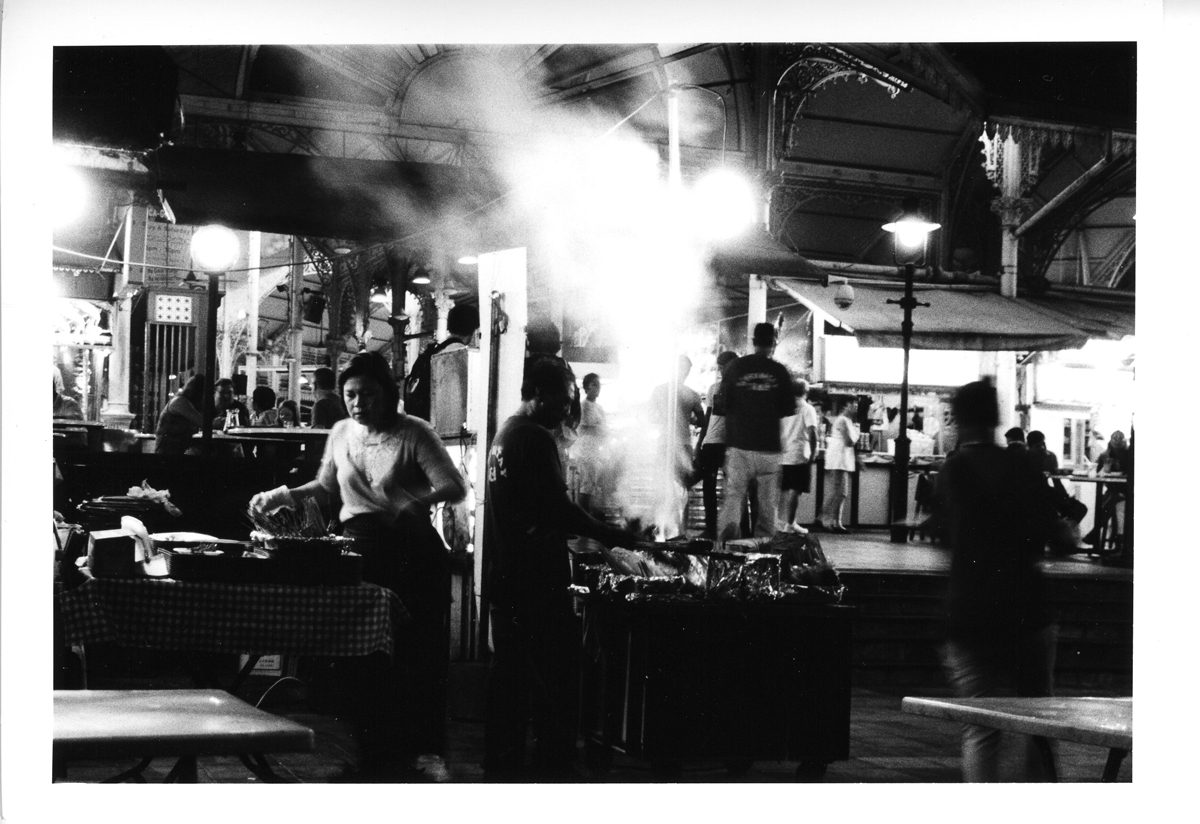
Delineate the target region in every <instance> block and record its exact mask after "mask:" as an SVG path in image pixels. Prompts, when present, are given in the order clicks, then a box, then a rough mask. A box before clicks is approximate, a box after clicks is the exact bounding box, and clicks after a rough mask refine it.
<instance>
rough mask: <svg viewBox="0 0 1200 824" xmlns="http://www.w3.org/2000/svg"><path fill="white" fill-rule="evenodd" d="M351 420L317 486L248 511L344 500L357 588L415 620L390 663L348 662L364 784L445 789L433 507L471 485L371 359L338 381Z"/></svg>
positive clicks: (441, 565) (444, 572) (382, 363)
mask: <svg viewBox="0 0 1200 824" xmlns="http://www.w3.org/2000/svg"><path fill="white" fill-rule="evenodd" d="M338 382H339V384H340V386H341V390H342V397H343V398H345V402H346V408H347V409H348V410H349V412H350V417H349V419H348V420H342V421H338V422H337V424H335V425H334V427H333V430H332V431H331V432H330V433H329V438H328V441H327V442H326V445H325V452H324V454H323V455H322V458H321V467H320V469H319V470H318V472H317V477H316V478H315V479H314V480H312V481H310V482H308V483H306V484H304V485H302V486H299V487H296V488H294V489H288V488H287V487H286V486H281V487H278V488H276V489H273V490H270V491H268V492H261V493H259V494H258V495H255V496H254V497H253V498H252V499H251V501H250V506H251V508H252V509H254V510H256V511H260V512H271V511H274V510H276V509H278V508H280V507H284V506H287V507H292V508H293V509H299V504H301V503H303V501H304V500H305V499H307V498H315V499H317V500H318V501H321V502H328V501H329V500H330V498H331V496H332V495H334V494H335V493H336V494H337V495H338V497H339V499H340V500H341V510H340V512H339V513H338V517H339V519H340V520H341V523H342V532H343V534H345V535H347V536H349V537H352V538H354V539H356V541H355V552H358V553H359V554H360V555H362V556H363V578H364V580H366V581H367V582H369V583H373V584H377V585H379V586H382V587H387V588H388V589H391V590H392V591H394V592H395V593H396V594H397V595H398V596H399V597H400V602H401V603H402V604H404V607H405V609H406V610H407V612H408V614H409V617H410V620H409V621H408V622H407V623H406V624H404V625H402V626H400V627H397V629H396V638H395V650H396V653H395V658H394V659H393V658H392V657H391V656H388V655H386V654H384V653H376V654H374V655H371V656H368V657H366V658H362V659H346V660H345V661H344V662H341V663H342V664H344V670H346V671H348V679H349V680H350V683H351V685H352V687H353V691H354V692H355V695H354V704H353V706H352V707H351V710H350V711H351V713H352V716H353V717H354V720H355V723H356V726H357V732H358V735H359V740H360V745H361V759H360V763H359V766H358V770H357V772H356V773H354V774H352V775H350V776H348V777H347V778H348V779H358V780H362V781H372V780H396V779H397V778H398V777H399V778H400V779H404V778H412V779H414V780H415V779H418V778H422V777H424V778H426V779H429V778H432V779H433V780H445V779H446V778H447V777H448V773H446V770H445V763H444V761H443V757H444V749H445V734H446V729H445V726H446V681H447V674H448V666H449V646H450V642H449V607H450V568H449V559H448V555H447V552H446V547H445V544H443V543H442V539H441V538H440V537H439V536H438V534H437V532H436V531H435V530H434V528H433V521H432V517H431V511H430V507H431V506H432V505H433V504H435V503H438V502H441V501H447V502H454V501H460V500H462V499H463V497H464V496H465V495H466V485H465V483H464V481H463V478H462V475H461V474H460V473H459V471H458V468H457V467H456V466H455V463H454V460H453V459H452V458H451V457H450V455H449V453H447V452H446V448H445V447H444V446H443V445H442V442H441V440H439V439H438V437H437V435H436V434H435V433H434V431H433V429H432V428H431V427H430V426H429V424H427V423H426V422H425V421H423V420H421V419H420V418H416V417H413V416H411V415H406V414H404V413H402V412H398V411H397V407H398V406H399V403H400V388H399V387H398V386H397V385H396V382H395V380H394V379H393V378H392V371H391V367H390V366H389V365H388V362H387V361H386V360H385V359H384V358H383V356H382V355H380V354H379V353H377V352H367V353H363V354H360V355H357V356H355V358H354V359H353V360H351V361H350V363H349V365H348V366H347V367H346V369H345V370H344V371H343V372H342V374H341V375H340V376H339V377H338Z"/></svg>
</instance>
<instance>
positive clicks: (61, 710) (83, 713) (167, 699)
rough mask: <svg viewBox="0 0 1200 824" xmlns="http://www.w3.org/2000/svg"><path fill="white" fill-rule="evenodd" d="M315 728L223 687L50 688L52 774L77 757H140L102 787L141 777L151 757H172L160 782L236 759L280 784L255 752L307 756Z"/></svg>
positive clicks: (190, 778)
mask: <svg viewBox="0 0 1200 824" xmlns="http://www.w3.org/2000/svg"><path fill="white" fill-rule="evenodd" d="M313 746H314V736H313V731H312V730H311V729H309V728H308V727H305V726H303V725H302V724H297V723H296V722H295V721H291V720H289V719H287V718H280V717H278V716H275V715H272V714H270V713H268V712H263V711H262V710H259V709H256V708H254V707H252V706H250V705H249V704H247V703H246V702H245V701H243V700H241V699H240V698H235V697H234V696H232V695H230V694H229V693H227V692H223V691H221V690H55V691H54V750H53V752H54V776H55V778H58V779H63V778H66V770H67V763H68V762H70V761H78V760H82V759H109V758H113V759H116V758H140V759H142V760H141V763H139V764H138V765H137V766H136V767H134V768H132V769H130V770H126V771H125V772H122V773H120V774H119V775H116V776H113V777H112V778H110V779H106V781H105V782H104V783H113V782H117V781H128V780H140V779H141V773H142V771H143V770H144V769H145V768H146V767H147V766H148V765H149V764H150V762H151V761H152V760H153V759H155V758H160V757H171V758H178V759H179V760H178V762H177V763H176V764H175V766H174V767H173V768H172V769H171V771H170V772H169V773H168V774H167V777H166V778H165V779H164V781H166V782H189V783H195V781H196V778H197V772H196V758H197V756H201V755H236V756H238V757H240V758H241V759H242V763H244V764H246V766H247V767H248V768H250V769H251V770H252V771H253V772H254V773H255V774H257V775H259V776H260V777H262V778H265V779H267V780H278V778H277V777H276V776H275V775H274V774H273V773H271V772H270V770H269V768H268V767H267V765H266V762H265V761H263V760H262V756H261V753H265V752H272V753H278V752H308V751H310V750H312V749H313Z"/></svg>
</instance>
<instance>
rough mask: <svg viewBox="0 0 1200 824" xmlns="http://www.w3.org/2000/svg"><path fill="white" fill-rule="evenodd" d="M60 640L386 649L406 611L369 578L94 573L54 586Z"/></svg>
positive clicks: (212, 648)
mask: <svg viewBox="0 0 1200 824" xmlns="http://www.w3.org/2000/svg"><path fill="white" fill-rule="evenodd" d="M57 598H58V605H59V609H60V611H61V619H62V624H63V633H64V635H65V638H66V641H67V643H71V644H88V643H97V642H110V643H114V644H118V645H120V646H127V647H140V648H148V649H169V650H184V651H197V652H240V653H257V654H274V653H281V654H292V655H329V656H352V655H367V654H370V653H372V652H377V651H381V652H386V653H389V654H390V653H391V652H392V642H393V638H394V634H395V627H396V626H397V624H398V623H400V622H403V621H406V620H407V619H408V613H407V612H406V611H405V609H404V606H403V605H402V604H401V603H400V599H399V598H398V597H397V596H396V594H395V593H394V592H392V591H391V590H389V589H384V588H383V587H379V586H375V585H374V584H356V585H353V586H294V585H289V584H228V583H212V582H198V581H187V582H185V581H174V580H169V579H168V580H155V579H140V580H139V579H115V578H110V579H99V578H97V579H93V580H90V581H87V582H86V583H84V584H82V585H81V586H79V587H77V588H76V589H73V590H69V591H67V592H63V593H60V594H59V595H58V596H57Z"/></svg>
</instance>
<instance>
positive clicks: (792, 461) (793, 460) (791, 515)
mask: <svg viewBox="0 0 1200 824" xmlns="http://www.w3.org/2000/svg"><path fill="white" fill-rule="evenodd" d="M794 386H795V390H794V391H795V393H796V414H795V415H789V416H788V417H786V418H784V419H783V421H782V432H781V434H780V438H781V439H782V441H783V455H782V457H781V458H780V472H779V487H780V491H779V531H780V532H796V533H799V534H801V535H803V534H805V533H806V532H808V530H807V529H805V528H804V527H802V526H800V524H799V523H797V521H796V509H797V507H798V506H799V503H800V496H801V495H803V494H804V493H805V492H808V491H809V490H810V489H812V461H813V459H814V458H816V456H817V421H818V419H817V410H816V409H814V408H813V405H812V404H811V403H809V402H808V381H805V380H797V381H796V382H795V384H794Z"/></svg>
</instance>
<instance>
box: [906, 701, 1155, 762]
mask: <svg viewBox="0 0 1200 824" xmlns="http://www.w3.org/2000/svg"><path fill="white" fill-rule="evenodd" d="M900 709H901V710H902V711H903V712H907V713H911V714H913V715H923V716H926V717H929V718H942V719H945V720H947V721H958V722H961V723H964V724H974V725H976V726H980V727H988V728H991V729H994V730H1004V731H1007V732H1016V733H1022V734H1024V735H1036V736H1040V737H1042V738H1055V739H1058V740H1060V741H1072V742H1075V743H1077V744H1091V745H1094V746H1097V747H1108V751H1109V752H1108V760H1107V762H1106V763H1105V765H1104V775H1103V777H1102V779H1101V780H1103V781H1115V780H1116V779H1117V773H1118V771H1119V770H1120V769H1121V762H1122V761H1124V760H1125V756H1127V755H1128V754H1129V752H1130V750H1132V749H1133V699H1132V698H1052V697H1049V698H917V697H909V698H905V699H903V700H902V701H901V702H900Z"/></svg>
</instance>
